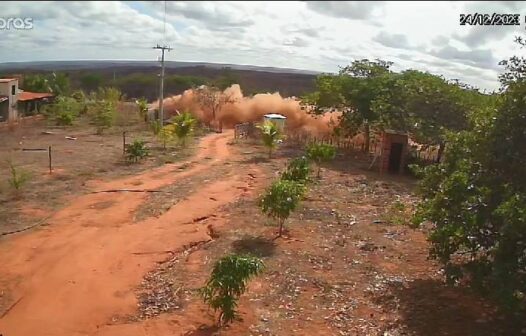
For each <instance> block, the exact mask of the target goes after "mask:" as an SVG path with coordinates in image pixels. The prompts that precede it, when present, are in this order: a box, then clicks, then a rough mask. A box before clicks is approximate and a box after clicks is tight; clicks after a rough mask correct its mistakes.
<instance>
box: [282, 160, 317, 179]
mask: <svg viewBox="0 0 526 336" xmlns="http://www.w3.org/2000/svg"><path fill="white" fill-rule="evenodd" d="M309 173H310V164H309V160H308V159H307V157H305V156H302V157H298V158H295V159H293V160H291V161H290V162H289V164H288V166H287V169H285V171H284V172H283V173H282V174H281V179H282V180H289V181H295V182H299V183H306V182H307V181H308V179H309Z"/></svg>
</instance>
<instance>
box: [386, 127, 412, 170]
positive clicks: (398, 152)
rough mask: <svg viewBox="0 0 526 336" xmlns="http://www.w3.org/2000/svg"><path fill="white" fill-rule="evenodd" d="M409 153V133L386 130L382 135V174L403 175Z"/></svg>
mask: <svg viewBox="0 0 526 336" xmlns="http://www.w3.org/2000/svg"><path fill="white" fill-rule="evenodd" d="M408 152H409V137H408V135H407V133H403V132H397V131H394V130H385V131H384V132H383V133H382V151H381V156H380V173H385V172H390V173H395V174H401V173H403V172H404V167H405V164H406V158H407V154H408Z"/></svg>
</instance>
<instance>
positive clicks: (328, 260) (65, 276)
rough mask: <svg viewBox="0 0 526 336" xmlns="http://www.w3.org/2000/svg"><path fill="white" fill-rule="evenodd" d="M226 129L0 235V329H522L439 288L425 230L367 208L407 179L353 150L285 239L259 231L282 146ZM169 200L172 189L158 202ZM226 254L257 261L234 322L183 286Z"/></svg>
mask: <svg viewBox="0 0 526 336" xmlns="http://www.w3.org/2000/svg"><path fill="white" fill-rule="evenodd" d="M232 137H233V134H232V133H231V132H227V133H223V134H212V135H208V136H206V137H204V138H203V139H202V140H201V142H200V146H199V149H198V152H197V153H196V155H195V156H194V157H193V158H192V159H191V160H189V161H187V162H183V163H179V164H166V165H163V166H161V167H158V168H153V169H151V170H148V171H145V172H143V173H139V174H136V175H132V176H129V177H125V178H120V179H116V180H110V181H100V180H91V181H89V182H88V183H86V188H88V189H89V190H90V191H91V193H86V194H85V195H82V196H75V197H70V201H69V204H67V205H64V206H63V207H62V209H60V210H59V211H57V212H56V213H54V214H51V216H52V217H51V218H50V219H49V220H48V223H49V224H48V225H46V226H42V227H40V228H38V229H35V230H33V231H26V232H24V233H21V234H18V235H14V236H11V237H9V238H7V239H5V240H3V241H0V265H2V266H1V267H2V270H1V272H0V290H1V291H0V299H2V298H3V301H5V302H3V303H2V302H0V334H2V335H3V336H36V335H38V336H48V335H49V336H80V335H82V336H85V335H97V336H135V335H141V336H142V335H149V336H165V335H166V336H168V335H187V336H207V335H208V336H210V335H229V336H241V335H280V336H288V335H316V336H324V335H327V336H329V335H382V336H395V335H422V336H428V335H459V336H461V335H462V336H464V335H515V334H519V333H520V332H521V331H522V329H521V328H522V327H521V326H513V325H510V323H509V320H507V319H506V318H505V317H503V316H501V315H498V314H497V313H496V310H495V309H494V307H493V306H492V305H491V304H490V303H488V302H486V301H484V300H482V299H480V298H478V297H477V296H474V295H473V294H472V293H468V292H467V291H464V290H462V289H458V288H449V287H446V286H445V285H444V284H443V282H442V281H441V277H440V274H439V267H438V265H436V264H435V263H434V262H431V261H429V260H427V259H426V257H427V249H428V245H427V242H426V240H425V235H424V234H423V233H422V232H421V231H419V230H412V229H409V228H407V227H405V226H403V225H395V224H392V223H389V219H385V218H384V217H383V216H384V214H385V212H386V209H388V208H389V205H390V204H391V202H392V201H393V200H394V198H396V197H399V198H400V200H401V201H402V202H404V203H405V204H410V203H411V202H412V201H413V200H412V196H411V188H412V182H411V181H408V180H407V179H404V178H397V177H389V178H382V179H381V178H379V176H378V175H377V174H375V173H371V172H366V171H364V170H361V169H357V168H356V167H354V168H351V163H350V162H354V161H353V160H355V159H356V158H355V157H353V156H349V157H348V158H349V160H350V161H349V160H348V161H341V162H340V165H334V166H331V167H330V169H324V172H323V175H324V177H323V179H322V180H320V181H316V182H314V183H313V184H312V185H311V186H310V191H309V194H308V196H307V197H306V199H305V200H304V202H303V204H302V206H301V208H300V209H298V211H297V212H296V213H295V214H294V215H293V216H292V218H290V219H289V221H288V222H287V225H286V226H287V229H288V230H287V236H288V237H285V238H282V239H278V240H276V241H271V238H272V237H273V236H274V235H275V231H276V228H275V227H271V226H270V221H269V220H267V219H266V218H265V217H264V216H263V215H261V214H260V212H259V210H258V207H257V204H256V199H257V197H256V196H257V194H259V193H260V192H261V190H262V189H263V187H265V186H266V185H268V184H269V183H270V181H271V180H273V179H274V178H275V177H276V175H277V174H276V172H277V171H278V170H280V169H282V168H283V166H284V165H285V163H286V160H287V158H288V157H290V156H291V155H296V154H297V151H296V152H294V150H291V151H290V152H287V148H286V146H283V147H284V148H283V149H281V150H280V151H279V152H278V153H276V157H275V158H274V159H272V160H270V161H269V160H266V159H264V158H263V157H262V156H261V153H262V152H263V150H262V149H261V148H260V147H259V146H253V145H247V144H237V145H231V144H230V141H231V139H232ZM353 164H355V162H354V163H353ZM111 189H113V190H115V189H127V190H135V191H137V192H129V191H117V192H108V190H111ZM145 190H147V191H153V190H156V191H158V193H151V192H146V191H145ZM174 195H177V196H180V198H178V199H177V201H174V199H175V198H176V197H175V196H174ZM154 203H159V204H158V208H161V209H162V211H160V212H159V211H158V210H159V209H158V208H155V207H154V209H150V208H148V209H147V210H148V211H150V212H148V214H149V216H145V217H144V216H143V217H141V219H136V218H138V217H136V214H137V213H140V212H141V211H144V208H145V207H152V206H155V205H156V204H154ZM141 209H142V210H141ZM27 213H29V214H34V213H35V211H32V210H31V209H28V210H27ZM36 213H38V210H37V211H36ZM152 213H154V215H151V214H152ZM143 215H144V214H143ZM379 219H381V220H379ZM231 250H234V251H238V252H244V253H255V252H254V251H256V252H257V253H258V254H261V256H262V258H263V259H264V261H265V264H266V270H265V272H264V274H263V275H262V276H260V277H258V278H257V279H255V280H254V281H252V282H251V284H250V290H249V292H248V293H247V294H246V295H244V296H243V297H242V299H241V302H240V310H241V316H242V321H239V322H235V323H233V324H232V325H231V326H229V327H228V328H225V329H222V330H217V329H216V328H215V327H214V316H213V315H212V314H211V313H210V312H209V311H207V308H206V307H205V306H204V305H203V304H202V303H201V302H200V300H199V299H198V298H197V297H196V296H195V295H194V292H193V291H194V290H195V288H198V287H199V286H201V285H202V284H203V283H204V281H205V279H206V277H207V275H208V273H209V270H210V267H211V265H212V264H213V260H215V259H217V258H219V257H220V256H222V255H223V254H225V253H227V252H228V251H231ZM247 251H248V252H247ZM172 297H173V299H172ZM166 298H168V301H166ZM0 301H2V300H0ZM150 312H151V313H150ZM524 331H525V332H526V329H524ZM510 332H511V333H510Z"/></svg>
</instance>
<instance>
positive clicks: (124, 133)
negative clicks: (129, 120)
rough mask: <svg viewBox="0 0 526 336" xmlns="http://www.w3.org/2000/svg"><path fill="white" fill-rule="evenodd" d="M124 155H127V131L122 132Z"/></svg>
mask: <svg viewBox="0 0 526 336" xmlns="http://www.w3.org/2000/svg"><path fill="white" fill-rule="evenodd" d="M122 154H123V155H124V154H126V131H124V132H122Z"/></svg>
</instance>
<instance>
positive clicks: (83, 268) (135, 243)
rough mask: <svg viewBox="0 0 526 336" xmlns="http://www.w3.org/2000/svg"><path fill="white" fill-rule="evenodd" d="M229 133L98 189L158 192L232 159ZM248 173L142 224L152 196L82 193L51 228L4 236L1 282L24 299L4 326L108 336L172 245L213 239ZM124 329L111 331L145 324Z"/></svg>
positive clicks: (0, 325) (9, 335)
mask: <svg viewBox="0 0 526 336" xmlns="http://www.w3.org/2000/svg"><path fill="white" fill-rule="evenodd" d="M231 136H232V134H230V132H228V133H224V134H213V135H209V136H207V137H205V138H204V139H203V140H202V141H201V143H200V150H199V151H198V153H197V154H196V156H195V157H194V159H193V160H192V161H190V162H186V163H183V164H170V165H165V166H162V167H160V168H156V169H152V170H150V171H147V172H144V173H142V174H139V175H135V176H132V177H129V178H124V179H120V180H117V181H109V182H98V183H96V184H95V185H94V186H93V187H94V190H95V191H97V190H107V189H134V188H136V189H148V190H154V189H157V188H161V187H164V186H167V185H170V184H173V183H175V182H177V181H178V180H180V179H183V178H186V177H190V176H194V175H196V174H199V173H202V172H205V171H207V169H214V166H215V165H217V164H220V163H221V162H224V161H225V160H227V159H229V158H230V156H231V153H230V152H229V150H228V145H227V142H228V140H229V139H230V138H231ZM181 167H185V169H184V170H182V169H181ZM253 169H254V170H253V171H251V172H250V173H251V174H254V173H255V174H256V175H257V169H256V168H253ZM246 173H248V172H243V174H234V175H230V176H225V177H223V178H221V179H219V180H216V181H214V182H212V183H208V184H206V185H203V186H202V188H200V189H198V190H197V191H196V192H194V193H192V194H190V195H188V196H187V197H186V198H185V199H183V200H181V201H180V202H178V203H177V204H175V205H174V206H172V207H171V208H170V209H168V210H167V211H166V212H164V213H163V214H161V215H160V216H159V217H150V218H147V219H145V220H142V221H140V222H133V213H134V210H135V209H137V208H138V207H139V206H140V205H141V204H142V203H143V202H145V201H146V200H147V199H148V198H147V193H140V192H119V193H94V194H87V195H83V196H80V197H77V198H76V199H73V200H72V201H71V202H70V204H69V205H68V206H67V207H65V208H63V209H62V210H60V211H58V212H57V213H56V214H55V215H54V216H52V218H51V219H50V220H49V224H50V225H48V226H46V227H45V228H42V229H41V230H38V231H34V232H27V233H24V234H21V235H19V236H15V237H12V238H11V239H9V240H6V241H4V242H2V244H1V245H0V265H2V271H1V272H0V283H2V284H4V285H5V286H7V290H8V291H9V292H10V293H11V294H12V298H13V300H12V302H16V304H11V305H9V307H8V309H9V311H5V315H4V316H3V317H2V318H1V319H0V333H3V334H4V335H5V336H19V335H21V336H22V335H23V336H25V335H41V336H46V335H53V336H62V335H63V336H66V335H67V336H72V335H95V334H104V330H106V328H107V327H108V323H110V322H111V318H112V317H113V316H117V315H121V316H122V315H130V314H134V312H135V311H136V308H137V300H136V297H135V288H136V286H137V285H138V284H139V283H140V281H141V279H142V277H143V275H144V274H145V273H147V272H148V271H149V270H150V269H152V268H153V267H154V265H156V263H157V262H160V261H161V260H163V259H165V258H166V256H167V253H166V251H180V250H184V249H185V248H186V247H187V246H191V245H192V244H196V243H198V242H202V241H208V240H210V239H212V238H211V237H210V235H209V231H210V225H213V226H214V227H215V226H221V225H223V224H224V223H225V222H226V220H227V214H223V213H221V207H223V206H224V205H226V204H228V203H230V202H233V201H235V200H236V199H237V198H239V197H241V196H243V195H246V194H247V193H250V183H249V182H248V180H250V178H249V176H247V174H246ZM97 204H105V206H104V207H103V208H101V207H98V206H97ZM205 217H206V218H205ZM196 218H205V219H204V220H200V221H195V219H196ZM151 251H154V252H155V251H160V252H159V253H149V252H151ZM163 251H164V252H165V253H162V252H163ZM0 313H2V312H0ZM116 327H117V329H119V326H112V328H111V330H112V331H111V334H112V335H117V334H119V333H120V331H122V332H124V333H125V332H126V330H127V329H128V328H134V330H136V331H137V330H138V329H137V328H139V329H140V328H143V326H142V325H141V326H129V325H121V327H120V329H119V330H120V331H117V330H116V329H115V328H116ZM164 327H167V326H163V327H162V328H164ZM167 330H168V329H167ZM171 331H172V333H173V331H174V330H173V329H172V330H171ZM140 334H145V333H143V332H141V333H140ZM148 334H149V335H166V333H148ZM126 335H130V334H126Z"/></svg>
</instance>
